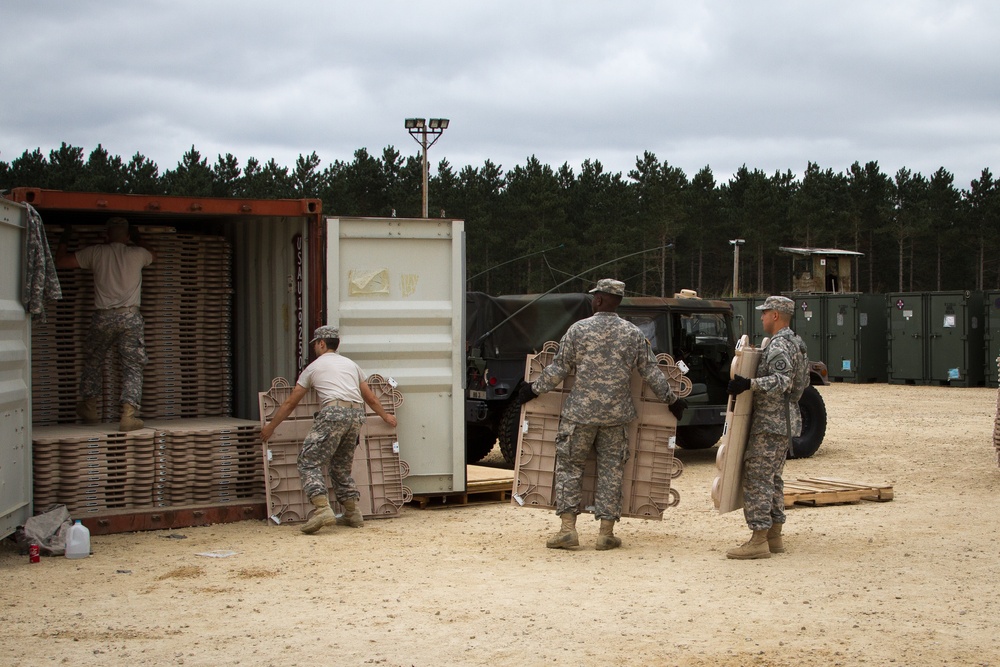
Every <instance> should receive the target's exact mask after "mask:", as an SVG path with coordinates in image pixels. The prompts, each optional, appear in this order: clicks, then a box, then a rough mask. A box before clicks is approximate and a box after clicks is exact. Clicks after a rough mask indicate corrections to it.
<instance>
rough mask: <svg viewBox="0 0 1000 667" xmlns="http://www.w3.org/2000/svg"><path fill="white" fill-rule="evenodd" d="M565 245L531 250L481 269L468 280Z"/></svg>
mask: <svg viewBox="0 0 1000 667" xmlns="http://www.w3.org/2000/svg"><path fill="white" fill-rule="evenodd" d="M564 245H566V244H565V243H560V244H559V245H557V246H552V247H551V248H548V249H546V250H536V251H535V252H529V253H528V254H527V255H521V256H520V257H515V258H514V259H508V260H507V261H506V262H500V263H499V264H497V265H496V266H491V267H490V268H488V269H486V270H485V271H480V272H479V273H477V274H476V275H474V276H472V277H471V278H467V279H466V282H471V281H473V280H475V279H476V278H478V277H479V276H481V275H483V274H484V273H489V272H490V271H492V270H493V269H499V268H500V267H501V266H505V265H507V264H510V263H511V262H519V261H521V260H522V259H527V258H529V257H534V256H535V255H542V254H545V253H547V252H548V251H549V250H558V249H559V248H562V247H563V246H564Z"/></svg>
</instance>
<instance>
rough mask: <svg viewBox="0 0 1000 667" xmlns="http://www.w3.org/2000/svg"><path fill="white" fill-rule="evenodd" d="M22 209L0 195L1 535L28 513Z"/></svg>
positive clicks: (28, 382)
mask: <svg viewBox="0 0 1000 667" xmlns="http://www.w3.org/2000/svg"><path fill="white" fill-rule="evenodd" d="M26 221H27V211H26V209H25V207H24V206H22V205H21V204H15V203H13V202H10V201H7V200H6V199H0V539H2V538H4V537H7V536H8V535H10V534H12V533H13V532H14V531H15V530H16V529H17V527H18V526H22V525H24V522H25V521H26V520H27V519H28V518H29V517H30V516H31V515H32V507H31V354H30V346H31V317H30V316H29V315H27V314H26V313H25V312H24V306H23V304H22V303H21V273H22V270H23V269H22V266H23V258H22V255H21V252H22V248H23V245H24V237H25V234H26V233H27V229H26V226H27V222H26Z"/></svg>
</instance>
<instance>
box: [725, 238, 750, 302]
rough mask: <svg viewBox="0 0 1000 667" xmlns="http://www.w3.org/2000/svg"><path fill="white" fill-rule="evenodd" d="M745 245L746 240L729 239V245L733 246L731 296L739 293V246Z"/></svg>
mask: <svg viewBox="0 0 1000 667" xmlns="http://www.w3.org/2000/svg"><path fill="white" fill-rule="evenodd" d="M744 243H746V239H730V241H729V245H731V246H733V296H734V297H735V296H739V293H740V246H741V245H743V244H744Z"/></svg>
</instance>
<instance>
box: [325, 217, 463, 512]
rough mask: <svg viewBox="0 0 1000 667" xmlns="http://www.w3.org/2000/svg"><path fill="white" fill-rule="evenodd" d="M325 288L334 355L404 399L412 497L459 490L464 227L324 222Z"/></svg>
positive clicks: (403, 435)
mask: <svg viewBox="0 0 1000 667" xmlns="http://www.w3.org/2000/svg"><path fill="white" fill-rule="evenodd" d="M326 287H327V314H328V315H327V319H328V320H329V323H330V324H336V325H339V327H340V351H341V352H343V354H344V356H346V357H349V358H351V359H353V360H354V361H355V362H357V363H358V365H360V366H361V368H362V370H364V372H365V374H372V373H378V374H379V375H382V376H383V377H385V378H392V379H393V380H394V381H395V382H396V383H397V384H398V389H399V391H400V392H402V395H403V397H404V399H405V400H404V401H403V404H402V405H401V406H400V407H399V412H398V413H397V415H396V416H397V418H398V420H399V426H398V427H397V433H398V436H399V455H400V458H401V459H402V460H403V461H405V462H406V463H407V464H408V465H409V476H408V477H407V484H408V486H409V488H410V490H411V491H412V492H413V493H414V494H433V493H447V492H454V491H464V490H465V482H466V478H465V412H464V405H465V398H464V392H463V381H464V359H465V339H464V319H465V318H464V313H463V309H464V307H465V231H464V223H463V222H462V221H460V220H450V219H434V218H429V219H405V218H327V278H326Z"/></svg>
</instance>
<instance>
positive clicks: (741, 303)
mask: <svg viewBox="0 0 1000 667" xmlns="http://www.w3.org/2000/svg"><path fill="white" fill-rule="evenodd" d="M722 301H725V302H726V303H728V304H729V305H730V306H732V307H733V335H734V336H735V337H736V340H739V339H740V336H743V335H747V336H750V341H751V342H753V336H754V320H759V317H758V315H759V313H757V312H756V311H755V310H754V309H753V307H754V303H753V299H751V298H750V297H744V296H737V297H727V298H724V299H722ZM757 327H758V328H759V327H760V322H759V321H758V322H757Z"/></svg>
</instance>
